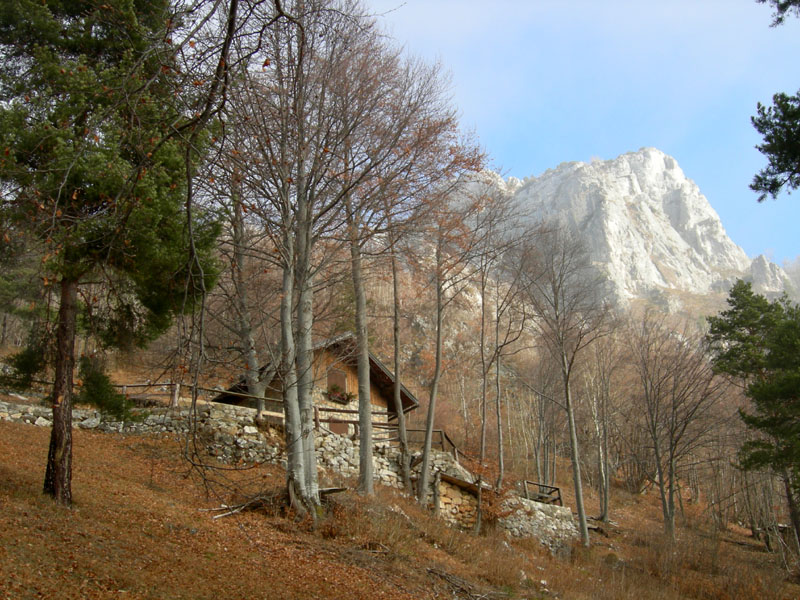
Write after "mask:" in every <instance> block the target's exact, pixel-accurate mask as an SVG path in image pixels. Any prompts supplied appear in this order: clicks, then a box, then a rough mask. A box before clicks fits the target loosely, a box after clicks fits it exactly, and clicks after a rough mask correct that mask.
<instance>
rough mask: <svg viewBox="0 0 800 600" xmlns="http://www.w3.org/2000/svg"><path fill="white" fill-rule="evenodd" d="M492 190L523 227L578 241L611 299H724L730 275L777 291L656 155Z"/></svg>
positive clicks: (642, 153) (762, 266) (572, 165)
mask: <svg viewBox="0 0 800 600" xmlns="http://www.w3.org/2000/svg"><path fill="white" fill-rule="evenodd" d="M498 183H499V185H500V186H501V187H502V188H503V189H504V191H505V192H506V193H508V194H511V195H513V196H514V197H515V200H516V201H517V202H518V204H519V206H520V209H521V210H522V211H523V212H524V213H525V214H526V215H527V216H526V219H529V220H530V222H549V223H553V222H556V223H559V224H560V225H561V226H563V227H565V228H569V229H571V230H573V232H575V233H577V234H579V235H580V237H581V238H582V239H583V240H584V241H585V243H586V245H587V247H588V250H589V253H590V256H591V259H592V262H593V263H594V264H595V266H596V267H597V269H598V270H600V271H601V272H602V273H603V274H604V275H605V276H606V277H608V279H609V281H610V283H611V288H612V290H613V294H614V295H615V296H616V298H617V299H618V300H620V301H626V300H630V299H633V298H637V297H649V296H652V294H653V293H654V292H661V291H677V292H689V293H692V294H698V295H703V294H708V293H710V292H725V291H727V288H728V287H729V285H730V283H731V282H732V281H733V280H735V279H736V278H737V277H744V278H749V279H752V280H753V282H754V287H755V288H756V289H758V290H760V291H764V292H775V291H779V290H781V289H783V288H784V286H785V282H786V275H785V274H784V273H783V271H782V270H781V269H780V267H778V266H776V265H774V264H772V263H769V262H768V261H767V260H766V259H765V258H764V257H759V258H758V259H756V260H755V261H752V260H751V259H750V258H748V257H747V255H746V254H745V252H744V250H742V249H741V248H740V247H739V246H737V245H736V244H735V243H734V242H733V241H732V240H731V239H730V238H729V237H728V235H727V233H726V232H725V229H724V227H723V226H722V223H721V222H720V219H719V216H718V215H717V213H716V212H715V211H714V209H713V208H712V207H711V205H710V204H709V202H708V200H707V199H706V197H705V196H703V194H702V193H701V192H700V190H699V189H698V187H697V185H696V184H695V183H694V182H693V181H692V180H690V179H689V178H688V177H686V175H685V174H684V173H683V171H682V170H681V168H680V166H679V165H678V162H677V161H676V160H675V159H674V158H672V157H671V156H668V155H667V154H664V153H663V152H661V151H660V150H658V149H656V148H642V149H640V150H638V151H637V152H629V153H627V154H623V155H621V156H619V157H617V158H615V159H611V160H593V161H591V162H589V163H582V162H569V163H562V164H561V165H559V166H558V167H556V168H554V169H548V170H547V171H545V172H544V173H542V174H541V175H540V176H538V177H527V178H525V179H523V180H519V179H516V178H510V179H509V180H507V181H502V180H501V181H499V182H498Z"/></svg>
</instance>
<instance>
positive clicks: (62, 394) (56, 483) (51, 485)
mask: <svg viewBox="0 0 800 600" xmlns="http://www.w3.org/2000/svg"><path fill="white" fill-rule="evenodd" d="M60 302H61V304H60V306H59V309H58V332H57V334H56V364H55V383H54V384H53V395H52V402H53V429H52V431H51V432H50V448H49V450H48V453H47V469H46V471H45V475H44V490H43V491H44V493H45V494H47V495H49V496H52V497H53V498H54V499H55V501H56V502H58V503H59V504H62V505H64V506H70V505H71V504H72V374H73V369H74V367H75V322H76V318H77V314H78V280H77V279H68V278H66V277H65V278H63V279H62V280H61V299H60Z"/></svg>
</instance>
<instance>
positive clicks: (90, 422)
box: [78, 417, 100, 429]
mask: <svg viewBox="0 0 800 600" xmlns="http://www.w3.org/2000/svg"><path fill="white" fill-rule="evenodd" d="M98 425H100V419H98V418H97V417H89V418H88V419H84V420H83V421H81V422H80V423H78V427H80V428H81V429H94V428H95V427H97V426H98Z"/></svg>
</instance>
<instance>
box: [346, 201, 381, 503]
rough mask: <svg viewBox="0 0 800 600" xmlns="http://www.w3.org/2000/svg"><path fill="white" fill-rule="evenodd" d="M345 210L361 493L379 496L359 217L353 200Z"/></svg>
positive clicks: (347, 204)
mask: <svg viewBox="0 0 800 600" xmlns="http://www.w3.org/2000/svg"><path fill="white" fill-rule="evenodd" d="M345 208H346V210H347V217H348V221H349V226H350V271H351V274H352V276H353V293H354V295H355V301H356V303H355V304H356V348H357V349H356V361H357V365H356V369H357V371H358V439H359V446H358V491H359V492H361V493H362V494H364V495H367V496H372V495H374V494H375V484H374V480H373V477H374V474H373V470H374V469H373V464H372V399H371V398H370V389H369V387H370V377H369V339H368V337H367V295H366V292H365V291H364V278H363V274H362V272H361V246H360V245H359V239H358V238H359V235H358V223H357V217H356V215H354V214H353V206H352V202H351V200H350V196H349V195H348V196H346V197H345Z"/></svg>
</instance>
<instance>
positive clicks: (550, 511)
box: [499, 495, 579, 552]
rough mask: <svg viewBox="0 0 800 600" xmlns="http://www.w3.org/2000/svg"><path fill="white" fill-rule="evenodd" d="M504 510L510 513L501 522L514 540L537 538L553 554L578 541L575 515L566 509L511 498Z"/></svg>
mask: <svg viewBox="0 0 800 600" xmlns="http://www.w3.org/2000/svg"><path fill="white" fill-rule="evenodd" d="M502 508H503V509H504V511H510V513H511V514H509V515H508V516H506V517H504V518H502V519H500V521H499V524H500V526H501V527H502V528H503V529H505V530H506V531H508V532H509V533H510V534H511V535H513V536H514V537H535V538H537V539H538V540H539V541H541V542H542V544H544V545H545V546H547V547H548V548H550V550H551V551H553V552H559V551H561V549H563V548H568V547H569V546H570V545H571V544H572V542H573V541H574V540H575V539H577V538H578V537H579V533H578V528H577V527H576V525H575V519H574V518H573V516H572V511H571V510H570V509H569V508H568V507H566V506H556V505H555V504H542V503H541V502H535V501H533V500H527V499H526V498H523V497H521V496H517V495H511V496H509V497H508V498H507V499H506V500H505V501H504V502H503V505H502Z"/></svg>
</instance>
